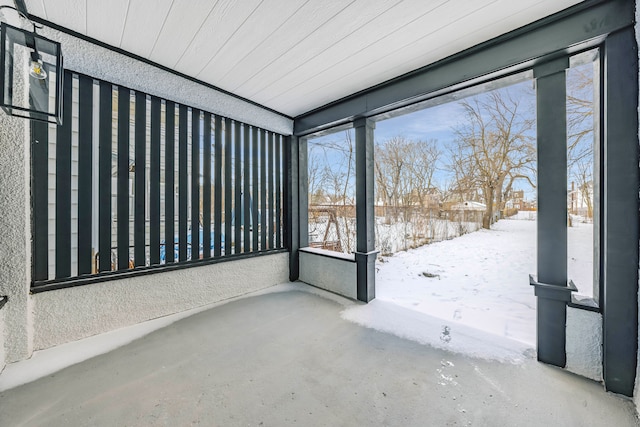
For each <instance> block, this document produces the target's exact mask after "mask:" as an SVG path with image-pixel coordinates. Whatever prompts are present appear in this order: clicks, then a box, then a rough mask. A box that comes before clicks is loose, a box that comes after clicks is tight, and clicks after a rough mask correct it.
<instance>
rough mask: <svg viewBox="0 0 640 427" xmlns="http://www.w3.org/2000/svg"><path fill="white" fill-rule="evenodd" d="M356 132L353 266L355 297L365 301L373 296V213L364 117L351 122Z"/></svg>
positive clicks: (370, 125)
mask: <svg viewBox="0 0 640 427" xmlns="http://www.w3.org/2000/svg"><path fill="white" fill-rule="evenodd" d="M354 127H355V131H356V233H357V242H356V252H355V258H356V268H357V297H358V300H360V301H364V302H369V301H371V300H372V299H374V298H375V297H376V288H375V278H376V276H375V275H376V270H375V262H376V255H377V251H375V212H374V190H373V184H374V178H375V177H374V174H373V172H374V161H373V154H374V153H373V132H374V128H375V124H374V122H373V121H371V120H368V119H358V120H356V121H355V122H354Z"/></svg>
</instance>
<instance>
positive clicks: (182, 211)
mask: <svg viewBox="0 0 640 427" xmlns="http://www.w3.org/2000/svg"><path fill="white" fill-rule="evenodd" d="M187 151H188V150H187V106H186V105H180V107H179V116H178V205H179V207H178V211H179V212H178V260H179V261H186V260H187V215H188V212H187V201H188V200H187V179H188V175H187V165H188V163H187V155H188V153H187Z"/></svg>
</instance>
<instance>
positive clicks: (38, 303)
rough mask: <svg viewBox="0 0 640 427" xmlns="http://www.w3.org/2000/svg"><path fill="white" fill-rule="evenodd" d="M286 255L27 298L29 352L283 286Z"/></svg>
mask: <svg viewBox="0 0 640 427" xmlns="http://www.w3.org/2000/svg"><path fill="white" fill-rule="evenodd" d="M288 276H289V254H288V253H280V254H274V255H266V256H258V257H252V258H247V259H242V260H236V261H228V262H222V263H218V264H212V265H207V266H201V267H195V268H187V269H182V270H175V271H171V272H167V273H159V274H150V275H146V276H138V277H133V278H129V279H123V280H116V281H110V282H103V283H95V284H90V285H86V286H79V287H75V288H67V289H60V290H55V291H49V292H43V293H39V294H35V295H33V301H34V316H35V322H34V324H35V338H34V348H35V350H41V349H44V348H48V347H52V346H55V345H59V344H62V343H66V342H69V341H74V340H78V339H81V338H85V337H88V336H91V335H95V334H99V333H103V332H106V331H110V330H113V329H117V328H121V327H124V326H128V325H132V324H135V323H139V322H142V321H145V320H149V319H154V318H157V317H161V316H166V315H168V314H173V313H177V312H180V311H184V310H188V309H191V308H195V307H200V306H203V305H205V304H210V303H213V302H217V301H222V300H224V299H228V298H231V297H234V296H238V295H242V294H246V293H248V292H253V291H256V290H259V289H263V288H266V287H269V286H272V285H276V284H279V283H285V282H287V281H288Z"/></svg>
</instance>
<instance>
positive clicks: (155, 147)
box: [149, 96, 161, 265]
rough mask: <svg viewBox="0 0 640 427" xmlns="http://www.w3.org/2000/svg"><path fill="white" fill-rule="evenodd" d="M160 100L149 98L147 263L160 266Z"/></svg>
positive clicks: (153, 97)
mask: <svg viewBox="0 0 640 427" xmlns="http://www.w3.org/2000/svg"><path fill="white" fill-rule="evenodd" d="M160 107H161V103H160V98H158V97H155V96H152V97H151V123H150V124H151V147H150V150H151V153H150V154H149V156H150V162H151V170H150V175H149V246H150V247H149V263H150V264H151V265H156V264H160V114H161V108H160Z"/></svg>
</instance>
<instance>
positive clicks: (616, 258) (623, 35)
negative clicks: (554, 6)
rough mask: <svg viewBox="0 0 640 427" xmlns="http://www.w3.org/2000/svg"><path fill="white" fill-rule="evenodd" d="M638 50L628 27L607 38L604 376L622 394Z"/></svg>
mask: <svg viewBox="0 0 640 427" xmlns="http://www.w3.org/2000/svg"><path fill="white" fill-rule="evenodd" d="M637 53H638V50H637V46H636V42H635V38H634V33H633V28H632V27H630V28H628V29H626V30H624V31H620V32H617V33H614V34H611V35H609V37H608V38H607V40H606V41H605V46H604V67H605V96H604V102H605V105H604V114H605V117H604V138H605V148H604V272H603V273H604V295H603V296H604V300H603V301H601V302H602V303H603V305H604V310H603V331H602V332H603V374H604V375H603V376H604V383H605V386H606V388H607V390H609V391H612V392H614V393H620V394H624V395H626V396H632V395H633V389H634V384H635V376H636V364H637V350H638V182H639V176H638V113H637V112H638V61H637V58H638V55H637Z"/></svg>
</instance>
